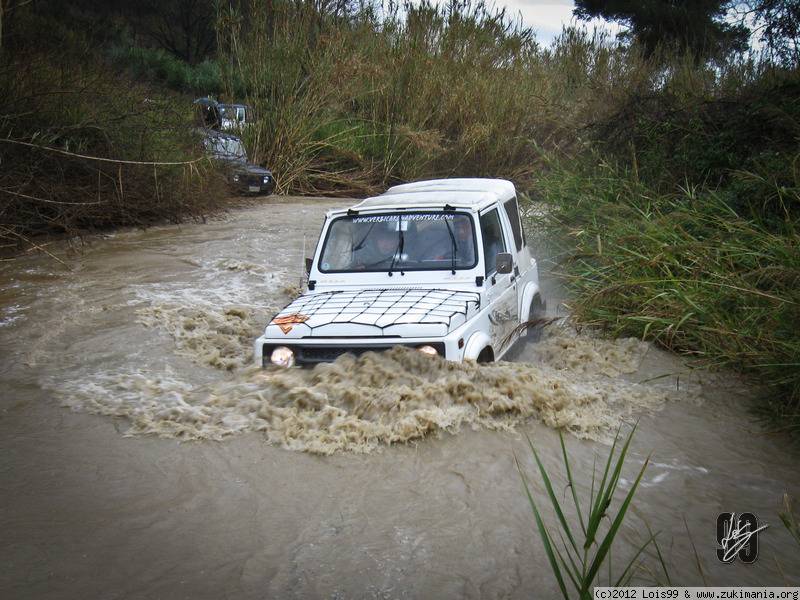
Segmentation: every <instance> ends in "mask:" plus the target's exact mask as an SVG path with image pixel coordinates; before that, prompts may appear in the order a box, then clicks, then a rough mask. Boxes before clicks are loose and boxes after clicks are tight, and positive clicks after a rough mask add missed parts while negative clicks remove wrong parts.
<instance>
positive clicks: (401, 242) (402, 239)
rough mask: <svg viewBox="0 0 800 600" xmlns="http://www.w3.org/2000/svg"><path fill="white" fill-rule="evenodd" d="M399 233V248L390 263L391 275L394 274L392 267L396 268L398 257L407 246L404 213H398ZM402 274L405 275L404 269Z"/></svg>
mask: <svg viewBox="0 0 800 600" xmlns="http://www.w3.org/2000/svg"><path fill="white" fill-rule="evenodd" d="M397 233H398V236H397V237H398V240H397V249H396V250H395V251H394V256H392V262H391V264H390V265H389V277H391V276H392V269H394V264H395V263H396V262H397V257H398V256H401V255H402V254H403V246H405V243H406V238H405V236H403V215H397ZM400 275H403V271H402V270H401V271H400Z"/></svg>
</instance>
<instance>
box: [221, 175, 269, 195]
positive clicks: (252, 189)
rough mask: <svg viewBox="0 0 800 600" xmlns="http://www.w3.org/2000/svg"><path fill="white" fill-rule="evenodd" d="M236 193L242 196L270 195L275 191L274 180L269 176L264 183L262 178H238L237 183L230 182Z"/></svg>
mask: <svg viewBox="0 0 800 600" xmlns="http://www.w3.org/2000/svg"><path fill="white" fill-rule="evenodd" d="M231 183H232V184H233V186H234V187H235V188H236V191H237V192H240V193H242V194H271V193H272V192H274V191H275V178H274V177H272V176H270V177H269V179H267V181H266V183H265V182H264V178H263V177H252V178H247V177H240V178H239V181H232V182H231Z"/></svg>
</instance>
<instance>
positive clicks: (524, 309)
mask: <svg viewBox="0 0 800 600" xmlns="http://www.w3.org/2000/svg"><path fill="white" fill-rule="evenodd" d="M540 291H541V290H539V285H538V284H536V283H533V282H530V283H528V285H526V286H525V290H524V291H523V292H522V304H521V305H520V307H519V320H520V323H525V322H526V321H530V314H529V313H530V310H531V302H533V297H534V296H536V295H537V294H539V293H540Z"/></svg>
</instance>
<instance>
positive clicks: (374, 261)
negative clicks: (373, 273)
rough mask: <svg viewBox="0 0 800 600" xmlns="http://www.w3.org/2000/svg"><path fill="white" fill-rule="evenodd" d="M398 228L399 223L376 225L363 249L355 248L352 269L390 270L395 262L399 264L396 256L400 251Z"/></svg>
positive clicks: (365, 241) (388, 222)
mask: <svg viewBox="0 0 800 600" xmlns="http://www.w3.org/2000/svg"><path fill="white" fill-rule="evenodd" d="M397 227H398V223H397V221H387V222H384V223H376V224H375V225H374V226H373V227H372V231H370V232H369V233H368V234H367V237H366V239H365V240H364V242H363V247H362V248H354V253H353V265H352V268H354V269H359V270H361V269H370V270H372V269H383V268H386V269H389V267H390V266H392V263H393V262H397V260H396V259H395V256H396V255H397V254H398V253H399V250H400V235H399V233H398V231H397ZM398 258H399V257H398ZM393 259H394V260H393Z"/></svg>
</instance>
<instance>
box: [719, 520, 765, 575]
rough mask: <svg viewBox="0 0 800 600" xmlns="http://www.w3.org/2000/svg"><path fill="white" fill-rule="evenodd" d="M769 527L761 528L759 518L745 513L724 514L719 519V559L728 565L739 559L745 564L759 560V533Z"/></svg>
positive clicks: (762, 526) (763, 526)
mask: <svg viewBox="0 0 800 600" xmlns="http://www.w3.org/2000/svg"><path fill="white" fill-rule="evenodd" d="M767 527H769V526H768V525H767V524H766V523H764V524H763V525H761V526H759V524H758V517H756V516H755V515H754V514H753V513H749V512H745V513H742V514H740V515H739V516H738V517H737V516H736V513H722V514H720V515H719V516H718V517H717V543H718V544H719V545H720V547H719V548H717V558H718V559H719V560H720V561H721V562H723V563H726V564H729V563H732V562H733V561H734V560H736V559H737V558H738V559H739V560H741V561H742V562H743V563H747V564H750V563H754V562H756V559H757V558H758V532H759V531H763V530H764V529H766V528H767Z"/></svg>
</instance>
